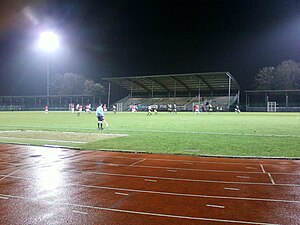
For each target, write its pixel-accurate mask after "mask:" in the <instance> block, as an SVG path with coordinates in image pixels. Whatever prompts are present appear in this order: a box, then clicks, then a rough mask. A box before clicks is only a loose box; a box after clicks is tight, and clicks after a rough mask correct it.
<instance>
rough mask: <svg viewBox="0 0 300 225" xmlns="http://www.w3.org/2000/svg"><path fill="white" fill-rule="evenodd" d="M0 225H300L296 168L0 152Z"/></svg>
mask: <svg viewBox="0 0 300 225" xmlns="http://www.w3.org/2000/svg"><path fill="white" fill-rule="evenodd" d="M0 156H1V157H0V213H1V217H0V224H105V225H110V224H111V225H115V224H118V225H173V224H176V225H181V224H182V225H189V224H191V225H194V224H218V225H219V224H291V225H293V224H295V225H296V224H300V161H297V160H271V159H270V160H268V159H233V158H213V157H211V158H208V157H190V156H170V155H156V154H149V155H148V154H133V153H120V152H102V151H98V152H96V151H77V150H67V149H62V148H46V147H32V146H16V145H4V144H2V145H0Z"/></svg>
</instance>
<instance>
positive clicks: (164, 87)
mask: <svg viewBox="0 0 300 225" xmlns="http://www.w3.org/2000/svg"><path fill="white" fill-rule="evenodd" d="M149 80H151V81H154V82H155V83H156V84H158V85H159V86H161V87H162V88H163V89H165V90H166V91H167V92H168V93H170V92H171V90H170V89H169V88H167V86H166V85H164V84H162V83H161V82H159V81H158V80H156V79H155V78H149Z"/></svg>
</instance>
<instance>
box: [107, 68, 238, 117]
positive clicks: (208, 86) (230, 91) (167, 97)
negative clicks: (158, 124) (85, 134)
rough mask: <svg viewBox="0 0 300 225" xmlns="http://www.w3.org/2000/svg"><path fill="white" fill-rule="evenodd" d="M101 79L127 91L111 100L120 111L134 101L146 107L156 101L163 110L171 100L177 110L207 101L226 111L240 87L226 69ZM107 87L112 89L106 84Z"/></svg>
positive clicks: (141, 107) (186, 108) (234, 101)
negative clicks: (116, 98)
mask: <svg viewBox="0 0 300 225" xmlns="http://www.w3.org/2000/svg"><path fill="white" fill-rule="evenodd" d="M102 80H104V81H106V82H108V83H109V87H110V86H111V85H110V84H114V85H116V86H117V87H118V88H120V87H121V88H122V89H124V90H125V91H126V92H127V93H128V94H127V96H125V97H124V98H122V99H120V100H119V101H117V102H116V103H114V104H116V105H117V106H118V109H119V110H120V111H126V110H128V109H129V108H130V105H137V106H138V108H139V110H146V109H147V107H148V105H157V106H158V108H159V109H160V110H164V109H167V105H168V104H173V103H176V105H177V108H178V110H184V111H185V110H186V111H190V110H192V109H193V105H194V104H200V105H204V104H206V103H207V102H209V103H211V104H212V105H213V106H214V107H217V106H218V107H221V108H222V109H223V110H224V111H229V110H230V107H231V106H232V105H234V104H239V96H240V87H239V85H238V83H237V82H236V80H235V79H234V77H233V76H232V75H231V74H230V73H229V72H209V73H188V74H168V75H148V76H134V77H114V78H103V79H102ZM110 91H112V92H113V91H114V90H110V88H109V92H110ZM108 96H110V93H108ZM108 102H110V100H109V99H108Z"/></svg>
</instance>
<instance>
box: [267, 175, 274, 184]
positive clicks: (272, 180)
mask: <svg viewBox="0 0 300 225" xmlns="http://www.w3.org/2000/svg"><path fill="white" fill-rule="evenodd" d="M268 176H269V177H270V180H271V182H272V184H275V181H274V179H273V177H272V176H271V174H270V173H268Z"/></svg>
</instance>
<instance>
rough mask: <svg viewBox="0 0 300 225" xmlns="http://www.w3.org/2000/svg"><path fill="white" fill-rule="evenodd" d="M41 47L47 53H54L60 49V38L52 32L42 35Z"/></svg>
mask: <svg viewBox="0 0 300 225" xmlns="http://www.w3.org/2000/svg"><path fill="white" fill-rule="evenodd" d="M39 47H40V48H41V49H43V50H44V51H47V52H53V51H55V50H56V49H58V47H59V40H58V36H57V35H56V34H55V33H53V32H52V31H45V32H42V33H41V34H40V40H39Z"/></svg>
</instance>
